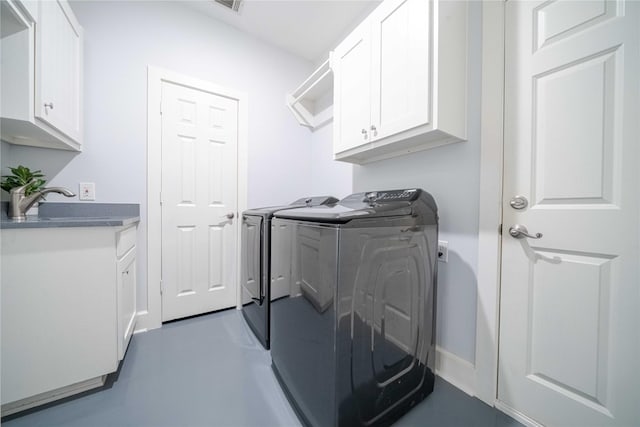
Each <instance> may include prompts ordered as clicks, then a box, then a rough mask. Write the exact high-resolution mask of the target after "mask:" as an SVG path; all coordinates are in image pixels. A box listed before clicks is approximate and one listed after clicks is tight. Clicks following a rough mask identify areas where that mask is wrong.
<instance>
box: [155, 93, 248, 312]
mask: <svg viewBox="0 0 640 427" xmlns="http://www.w3.org/2000/svg"><path fill="white" fill-rule="evenodd" d="M237 143H238V101H237V100H235V99H229V98H226V97H224V96H220V95H216V94H214V93H209V92H206V91H202V90H197V89H194V88H188V87H184V86H180V85H176V84H172V83H168V82H163V84H162V320H163V321H168V320H172V319H176V318H180V317H186V316H191V315H195V314H200V313H206V312H209V311H213V310H219V309H223V308H227V307H232V306H235V305H236V282H237V280H236V274H237V272H236V256H237V255H236V253H237V245H238V242H237V235H238V232H237V224H238V222H237V220H236V216H237V203H238V201H237V193H238V182H237Z"/></svg>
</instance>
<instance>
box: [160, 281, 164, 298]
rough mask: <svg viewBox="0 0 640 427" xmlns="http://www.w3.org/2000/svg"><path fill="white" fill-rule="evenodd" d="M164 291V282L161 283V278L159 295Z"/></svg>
mask: <svg viewBox="0 0 640 427" xmlns="http://www.w3.org/2000/svg"><path fill="white" fill-rule="evenodd" d="M163 293H164V283H162V280H160V295H162V294H163Z"/></svg>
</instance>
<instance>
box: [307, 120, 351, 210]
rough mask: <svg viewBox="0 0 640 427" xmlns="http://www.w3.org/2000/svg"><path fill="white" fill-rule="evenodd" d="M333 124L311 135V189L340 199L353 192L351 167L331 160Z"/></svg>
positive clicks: (316, 192) (315, 192)
mask: <svg viewBox="0 0 640 427" xmlns="http://www.w3.org/2000/svg"><path fill="white" fill-rule="evenodd" d="M332 124H333V122H329V123H328V124H326V125H325V126H323V127H321V128H319V129H316V131H315V132H313V134H312V135H311V189H312V193H313V194H314V195H331V196H334V197H337V198H338V199H342V198H343V197H345V196H348V195H349V194H351V193H352V192H353V191H352V190H353V185H352V184H353V166H352V165H351V164H350V163H343V162H337V161H335V160H333V126H332Z"/></svg>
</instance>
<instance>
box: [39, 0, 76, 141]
mask: <svg viewBox="0 0 640 427" xmlns="http://www.w3.org/2000/svg"><path fill="white" fill-rule="evenodd" d="M39 7H40V19H39V21H38V23H37V24H36V37H37V43H36V48H37V49H38V54H37V55H36V105H35V115H36V117H38V118H39V119H41V120H43V121H45V122H46V123H48V124H49V125H51V126H53V127H54V128H56V129H58V130H59V131H60V132H62V133H64V134H66V135H68V136H69V137H71V138H73V139H74V140H76V141H80V128H81V123H80V121H81V112H80V110H79V108H80V93H81V91H82V87H81V84H82V79H81V73H80V70H81V69H82V65H83V64H81V63H80V61H81V49H82V46H81V44H80V43H81V42H80V33H79V31H80V30H79V29H78V28H76V27H75V19H73V18H71V17H69V16H68V15H67V10H66V8H65V6H63V4H62V3H60V2H59V1H45V2H41V3H40V4H39ZM45 104H46V105H47V107H45Z"/></svg>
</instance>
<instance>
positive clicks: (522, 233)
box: [509, 224, 542, 239]
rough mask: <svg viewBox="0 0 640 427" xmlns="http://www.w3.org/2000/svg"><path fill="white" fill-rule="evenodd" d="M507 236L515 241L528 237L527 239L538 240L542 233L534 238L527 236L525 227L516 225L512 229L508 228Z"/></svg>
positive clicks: (527, 231)
mask: <svg viewBox="0 0 640 427" xmlns="http://www.w3.org/2000/svg"><path fill="white" fill-rule="evenodd" d="M509 234H511V237H514V238H516V239H524V238H525V237H528V238H529V239H539V238H541V237H542V233H536V234H535V236H533V235H531V234H529V230H527V227H525V226H524V225H521V224H516V225H514V226H513V227H510V228H509Z"/></svg>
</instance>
